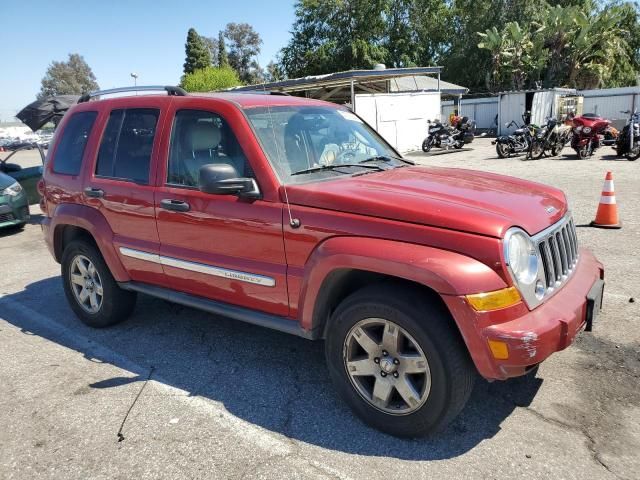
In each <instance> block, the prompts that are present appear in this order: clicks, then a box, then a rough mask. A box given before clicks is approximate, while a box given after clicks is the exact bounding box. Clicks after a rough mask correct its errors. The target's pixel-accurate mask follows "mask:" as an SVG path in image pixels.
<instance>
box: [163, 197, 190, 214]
mask: <svg viewBox="0 0 640 480" xmlns="http://www.w3.org/2000/svg"><path fill="white" fill-rule="evenodd" d="M160 206H161V207H162V208H164V209H165V210H171V211H173V212H188V211H189V209H190V208H191V206H190V205H189V204H188V203H187V202H183V201H182V200H173V199H169V198H165V199H164V200H160Z"/></svg>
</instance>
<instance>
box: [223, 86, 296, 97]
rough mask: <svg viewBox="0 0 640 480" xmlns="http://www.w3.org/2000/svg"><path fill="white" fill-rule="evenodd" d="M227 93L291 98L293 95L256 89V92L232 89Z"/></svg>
mask: <svg viewBox="0 0 640 480" xmlns="http://www.w3.org/2000/svg"><path fill="white" fill-rule="evenodd" d="M224 91H225V92H230V93H248V94H252V95H282V96H285V97H290V96H291V94H290V93H287V92H282V91H280V90H260V89H258V88H256V89H255V90H235V89H233V88H230V89H228V90H224Z"/></svg>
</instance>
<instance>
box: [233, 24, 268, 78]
mask: <svg viewBox="0 0 640 480" xmlns="http://www.w3.org/2000/svg"><path fill="white" fill-rule="evenodd" d="M224 37H225V38H227V39H228V40H229V65H231V67H233V69H234V70H235V71H236V72H238V75H239V77H240V80H242V81H243V82H246V83H256V81H257V80H258V79H259V77H260V74H261V72H262V70H261V69H260V67H259V65H258V62H257V60H256V57H257V56H258V54H259V53H260V45H262V39H261V38H260V35H258V32H256V31H255V30H254V29H253V27H252V26H251V25H249V24H248V23H228V24H227V27H226V28H225V30H224Z"/></svg>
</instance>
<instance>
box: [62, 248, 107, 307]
mask: <svg viewBox="0 0 640 480" xmlns="http://www.w3.org/2000/svg"><path fill="white" fill-rule="evenodd" d="M69 280H70V282H71V290H72V291H73V295H74V296H75V298H76V302H78V305H80V307H82V308H83V309H84V310H86V311H87V312H88V313H91V314H95V313H98V312H99V311H100V307H102V300H103V298H104V289H103V288H102V279H101V278H100V274H99V273H98V271H97V270H96V267H95V265H94V264H93V263H91V260H89V259H88V258H87V257H85V256H84V255H76V256H75V257H74V258H73V260H72V261H71V271H70V272H69Z"/></svg>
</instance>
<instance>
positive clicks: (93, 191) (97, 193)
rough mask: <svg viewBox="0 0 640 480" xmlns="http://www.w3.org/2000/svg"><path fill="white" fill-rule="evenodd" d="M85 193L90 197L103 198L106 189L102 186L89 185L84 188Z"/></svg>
mask: <svg viewBox="0 0 640 480" xmlns="http://www.w3.org/2000/svg"><path fill="white" fill-rule="evenodd" d="M84 194H85V195H86V196H87V197H90V198H102V197H104V190H102V189H100V188H93V187H87V188H85V189H84Z"/></svg>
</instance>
